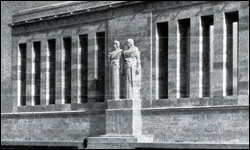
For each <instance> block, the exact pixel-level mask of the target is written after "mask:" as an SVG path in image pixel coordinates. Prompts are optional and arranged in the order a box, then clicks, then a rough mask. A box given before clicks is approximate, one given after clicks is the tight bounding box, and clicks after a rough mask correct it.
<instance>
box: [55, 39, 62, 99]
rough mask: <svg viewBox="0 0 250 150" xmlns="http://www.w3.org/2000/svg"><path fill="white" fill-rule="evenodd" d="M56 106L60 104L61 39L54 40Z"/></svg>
mask: <svg viewBox="0 0 250 150" xmlns="http://www.w3.org/2000/svg"><path fill="white" fill-rule="evenodd" d="M56 104H62V38H56Z"/></svg>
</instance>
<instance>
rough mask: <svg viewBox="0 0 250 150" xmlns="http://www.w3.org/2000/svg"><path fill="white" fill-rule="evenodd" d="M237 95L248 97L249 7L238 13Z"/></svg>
mask: <svg viewBox="0 0 250 150" xmlns="http://www.w3.org/2000/svg"><path fill="white" fill-rule="evenodd" d="M238 28H239V32H238V33H239V35H238V37H239V38H238V44H239V49H238V55H239V56H238V58H239V60H238V95H249V5H248V7H247V8H245V9H241V10H240V11H239V25H238Z"/></svg>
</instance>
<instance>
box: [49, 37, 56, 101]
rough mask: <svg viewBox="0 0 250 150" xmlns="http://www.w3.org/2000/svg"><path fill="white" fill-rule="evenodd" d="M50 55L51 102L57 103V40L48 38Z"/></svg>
mask: <svg viewBox="0 0 250 150" xmlns="http://www.w3.org/2000/svg"><path fill="white" fill-rule="evenodd" d="M48 53H49V54H48V55H49V59H48V61H49V70H48V71H49V83H48V84H49V104H55V95H56V93H55V92H56V83H55V80H56V72H55V70H56V40H55V39H51V40H48Z"/></svg>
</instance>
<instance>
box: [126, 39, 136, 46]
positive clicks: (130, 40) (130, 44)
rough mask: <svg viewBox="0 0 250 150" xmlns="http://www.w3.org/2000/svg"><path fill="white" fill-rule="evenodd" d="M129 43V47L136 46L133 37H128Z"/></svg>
mask: <svg viewBox="0 0 250 150" xmlns="http://www.w3.org/2000/svg"><path fill="white" fill-rule="evenodd" d="M127 45H128V47H133V46H134V40H133V39H128V40H127Z"/></svg>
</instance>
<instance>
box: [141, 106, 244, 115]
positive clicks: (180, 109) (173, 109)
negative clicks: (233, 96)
mask: <svg viewBox="0 0 250 150" xmlns="http://www.w3.org/2000/svg"><path fill="white" fill-rule="evenodd" d="M213 110H249V106H247V105H228V106H193V107H159V108H143V109H142V110H141V113H142V115H143V114H147V113H159V112H183V111H213Z"/></svg>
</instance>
